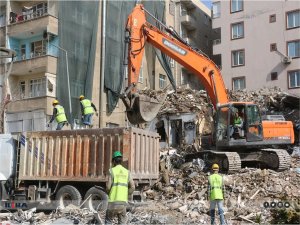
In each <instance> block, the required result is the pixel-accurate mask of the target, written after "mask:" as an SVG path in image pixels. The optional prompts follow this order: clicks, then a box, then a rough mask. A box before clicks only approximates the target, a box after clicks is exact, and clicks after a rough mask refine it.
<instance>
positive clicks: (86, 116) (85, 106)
mask: <svg viewBox="0 0 300 225" xmlns="http://www.w3.org/2000/svg"><path fill="white" fill-rule="evenodd" d="M79 101H80V106H81V115H82V123H83V124H84V125H87V126H89V127H90V128H91V127H93V125H92V116H93V115H94V112H96V116H98V112H97V108H96V106H95V105H94V104H93V103H92V102H91V101H90V100H89V99H86V98H85V97H84V96H83V95H80V96H79Z"/></svg>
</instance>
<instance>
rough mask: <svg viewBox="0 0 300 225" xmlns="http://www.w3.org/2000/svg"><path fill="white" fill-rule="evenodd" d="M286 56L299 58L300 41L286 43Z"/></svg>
mask: <svg viewBox="0 0 300 225" xmlns="http://www.w3.org/2000/svg"><path fill="white" fill-rule="evenodd" d="M288 56H290V57H300V41H294V42H289V43H288Z"/></svg>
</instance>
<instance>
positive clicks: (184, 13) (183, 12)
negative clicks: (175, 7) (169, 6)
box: [180, 5, 187, 16]
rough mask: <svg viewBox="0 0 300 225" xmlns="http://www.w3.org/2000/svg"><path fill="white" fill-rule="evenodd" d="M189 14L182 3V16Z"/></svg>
mask: <svg viewBox="0 0 300 225" xmlns="http://www.w3.org/2000/svg"><path fill="white" fill-rule="evenodd" d="M186 15H187V11H186V9H185V8H184V7H182V5H180V16H186Z"/></svg>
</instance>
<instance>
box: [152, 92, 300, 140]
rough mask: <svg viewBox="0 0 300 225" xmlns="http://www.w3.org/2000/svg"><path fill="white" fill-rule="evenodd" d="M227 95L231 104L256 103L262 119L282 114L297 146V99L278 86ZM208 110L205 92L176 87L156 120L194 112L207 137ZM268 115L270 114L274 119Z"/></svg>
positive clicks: (209, 119)
mask: <svg viewBox="0 0 300 225" xmlns="http://www.w3.org/2000/svg"><path fill="white" fill-rule="evenodd" d="M154 95H155V93H154V92H152V93H151V96H154ZM157 95H158V96H159V95H161V93H160V92H159V93H158V94H157ZM228 96H229V100H230V101H235V102H254V103H256V104H257V105H258V106H259V108H260V110H261V112H262V116H263V119H264V120H270V119H272V118H276V117H274V115H276V116H277V118H280V115H281V116H283V117H284V118H285V120H288V121H292V122H293V124H294V129H295V135H296V138H295V139H296V143H298V142H299V132H300V118H299V116H300V110H299V109H300V108H299V102H300V96H298V95H293V94H289V93H287V92H283V91H281V89H280V88H278V87H273V88H262V89H259V90H256V91H247V90H236V91H229V92H228ZM211 108H212V105H211V102H210V100H209V98H208V97H207V94H206V91H204V90H200V91H196V90H192V89H188V88H182V87H179V88H178V89H177V90H176V92H170V93H169V94H168V95H167V98H166V100H165V102H164V104H163V106H162V107H161V109H160V112H159V113H158V118H161V117H162V116H163V115H172V114H173V115H176V114H177V115H178V114H180V113H195V114H196V115H197V118H198V121H196V124H198V125H197V126H199V129H200V127H201V134H202V135H206V134H210V133H211V132H212V130H211V127H212V118H211ZM270 115H273V117H272V116H270ZM278 115H279V117H278ZM202 120H203V121H202ZM203 122H204V123H205V124H204V126H203V127H202V126H200V125H201V124H202V123H203ZM202 129H203V130H202Z"/></svg>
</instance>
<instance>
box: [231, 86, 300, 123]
mask: <svg viewBox="0 0 300 225" xmlns="http://www.w3.org/2000/svg"><path fill="white" fill-rule="evenodd" d="M229 97H230V100H231V101H237V102H239V101H241V102H254V103H256V104H257V105H258V106H259V108H260V110H261V111H262V113H263V114H282V115H284V117H285V119H286V120H290V121H293V122H294V124H295V123H299V115H300V114H299V112H300V111H299V103H300V96H297V95H293V94H289V93H287V92H283V91H281V89H280V88H279V87H273V88H261V89H259V90H257V91H246V90H237V91H229Z"/></svg>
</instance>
